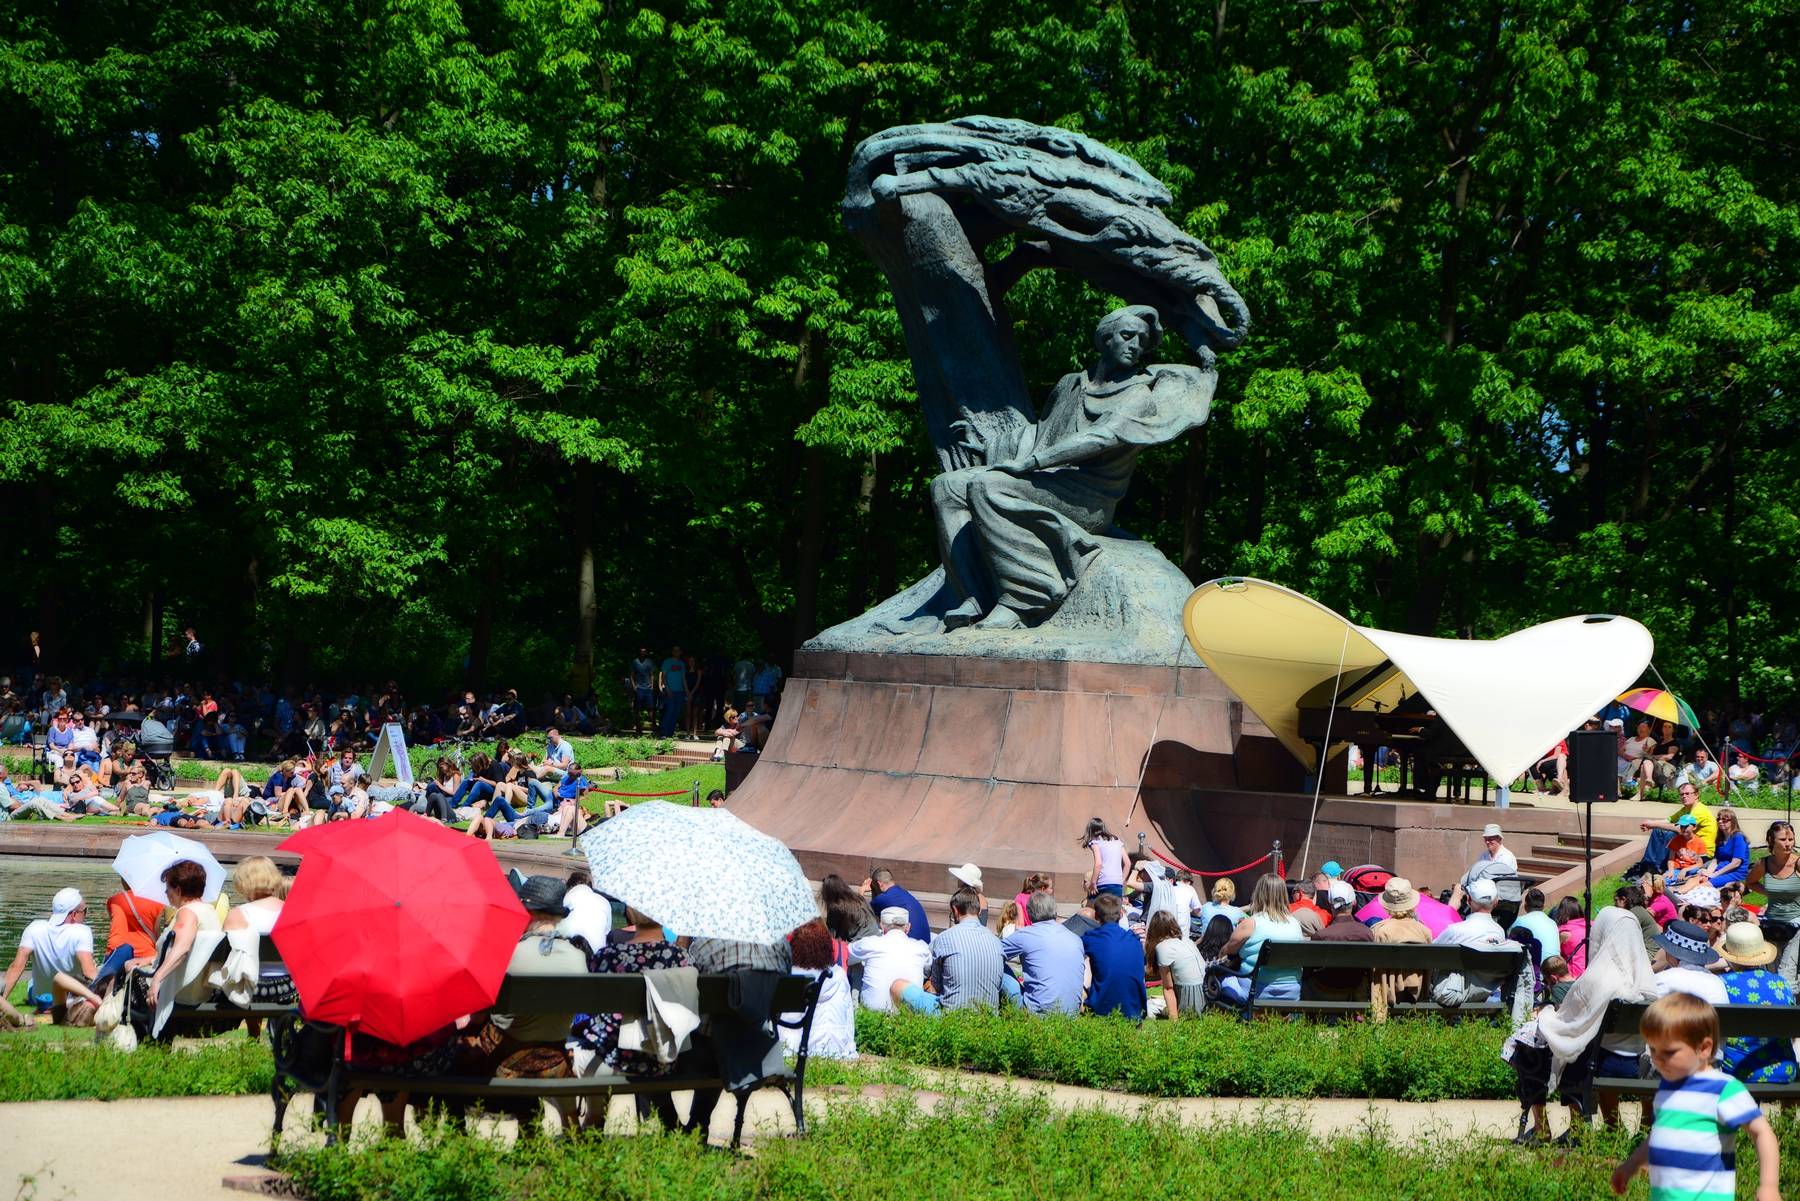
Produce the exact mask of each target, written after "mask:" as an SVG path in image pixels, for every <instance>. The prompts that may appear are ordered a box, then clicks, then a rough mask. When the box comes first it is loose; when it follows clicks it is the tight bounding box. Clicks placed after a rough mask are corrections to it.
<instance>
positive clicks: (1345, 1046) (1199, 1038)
mask: <svg viewBox="0 0 1800 1201" xmlns="http://www.w3.org/2000/svg"><path fill="white" fill-rule="evenodd" d="M856 1038H857V1044H858V1045H859V1046H860V1047H861V1048H862V1049H863V1050H865V1051H868V1052H870V1053H872V1054H876V1055H886V1056H890V1057H892V1058H895V1059H902V1060H906V1061H908V1062H912V1063H918V1064H924V1065H926V1066H929V1067H939V1068H973V1069H975V1070H977V1071H983V1072H999V1073H1004V1074H1007V1075H1016V1076H1031V1077H1036V1078H1039V1079H1044V1080H1053V1081H1055V1082H1057V1083H1059V1084H1075V1085H1084V1086H1087V1087H1089V1088H1105V1089H1120V1090H1124V1091H1126V1092H1134V1093H1145V1094H1148V1095H1151V1096H1160V1097H1207V1096H1243V1097H1392V1098H1398V1099H1401V1100H1407V1101H1431V1100H1438V1099H1442V1098H1447V1097H1457V1098H1500V1097H1510V1096H1513V1095H1514V1089H1513V1074H1512V1069H1510V1068H1508V1067H1507V1066H1506V1064H1504V1063H1503V1062H1501V1059H1500V1046H1501V1044H1502V1043H1504V1042H1505V1041H1506V1032H1505V1031H1504V1030H1503V1029H1501V1028H1500V1027H1499V1026H1498V1025H1496V1024H1494V1023H1493V1022H1490V1021H1467V1022H1457V1023H1445V1022H1443V1021H1440V1020H1438V1019H1437V1018H1422V1019H1412V1018H1408V1019H1405V1020H1400V1021H1392V1022H1386V1023H1382V1024H1380V1025H1377V1024H1374V1023H1370V1022H1355V1023H1346V1024H1342V1025H1336V1026H1322V1025H1313V1024H1310V1023H1304V1022H1289V1021H1282V1020H1268V1019H1259V1020H1257V1021H1253V1022H1240V1021H1239V1020H1237V1019H1236V1018H1233V1017H1227V1016H1224V1015H1222V1014H1214V1013H1209V1014H1205V1015H1203V1016H1202V1017H1200V1018H1199V1019H1198V1020H1189V1021H1181V1022H1146V1023H1144V1025H1143V1026H1142V1027H1138V1026H1134V1025H1132V1024H1131V1023H1130V1022H1127V1021H1125V1020H1124V1019H1122V1018H1096V1017H1092V1016H1088V1017H1066V1016H1044V1017H1034V1016H1032V1015H1031V1014H1027V1013H1024V1012H1022V1011H1018V1010H1010V1011H1007V1012H1004V1013H989V1012H985V1011H979V1010H960V1011H957V1012H952V1013H942V1014H938V1015H935V1016H924V1015H919V1014H913V1013H876V1012H873V1011H870V1010H862V1011H859V1012H858V1014H857V1020H856Z"/></svg>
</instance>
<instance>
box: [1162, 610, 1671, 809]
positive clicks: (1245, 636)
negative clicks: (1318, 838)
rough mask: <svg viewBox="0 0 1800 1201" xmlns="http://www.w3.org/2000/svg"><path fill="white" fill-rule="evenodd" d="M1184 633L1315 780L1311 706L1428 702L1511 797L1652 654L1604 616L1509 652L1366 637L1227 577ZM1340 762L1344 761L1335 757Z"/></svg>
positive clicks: (1190, 613)
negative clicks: (1305, 722) (1510, 789)
mask: <svg viewBox="0 0 1800 1201" xmlns="http://www.w3.org/2000/svg"><path fill="white" fill-rule="evenodd" d="M1181 616H1182V625H1183V626H1184V627H1185V628H1186V630H1187V637H1188V641H1189V642H1190V643H1191V644H1192V645H1193V647H1194V653H1195V654H1197V655H1199V656H1200V659H1201V662H1203V663H1205V664H1206V665H1207V667H1209V668H1211V669H1212V670H1213V671H1214V672H1216V673H1217V674H1218V676H1219V679H1220V680H1221V681H1222V682H1223V683H1224V684H1225V686H1226V687H1228V688H1230V689H1231V690H1232V691H1233V692H1235V693H1236V694H1237V695H1238V696H1239V697H1240V698H1241V699H1242V700H1243V702H1244V704H1245V705H1247V706H1248V707H1249V708H1250V711H1251V712H1252V713H1255V714H1256V716H1257V717H1259V718H1261V719H1262V722H1263V724H1264V725H1266V726H1268V727H1269V729H1270V731H1271V732H1272V733H1273V734H1274V735H1275V737H1276V738H1278V739H1280V740H1281V743H1282V745H1284V746H1286V747H1287V748H1288V749H1289V750H1290V751H1292V752H1293V753H1294V754H1295V756H1297V757H1298V758H1299V759H1300V761H1301V762H1302V763H1304V764H1305V765H1306V766H1307V768H1308V769H1309V770H1312V769H1315V768H1316V766H1317V758H1318V756H1317V750H1316V748H1315V747H1313V746H1312V745H1311V744H1310V743H1308V742H1307V740H1306V739H1304V738H1302V737H1301V736H1300V709H1301V705H1302V702H1304V703H1305V705H1306V707H1308V708H1314V707H1317V708H1325V707H1328V706H1330V705H1331V704H1332V701H1333V697H1334V696H1335V697H1336V700H1337V704H1338V706H1340V707H1346V708H1351V709H1360V710H1367V711H1371V712H1387V711H1391V710H1392V709H1393V708H1394V706H1395V705H1397V704H1398V703H1399V702H1400V701H1401V700H1403V699H1404V698H1405V697H1407V696H1410V695H1412V694H1413V693H1423V694H1424V695H1425V698H1426V700H1427V701H1429V702H1430V704H1431V708H1432V709H1433V710H1435V711H1436V712H1437V714H1438V716H1439V717H1441V718H1443V720H1444V722H1445V724H1447V725H1448V726H1449V727H1450V729H1451V730H1452V731H1453V732H1454V733H1455V734H1456V736H1457V738H1458V739H1460V740H1461V741H1462V744H1463V745H1464V746H1465V747H1467V748H1468V750H1469V753H1470V754H1471V755H1472V756H1473V757H1474V758H1475V759H1476V761H1477V762H1479V763H1480V764H1481V765H1482V767H1483V768H1485V769H1486V771H1487V773H1488V775H1490V776H1492V777H1493V778H1494V779H1495V780H1496V781H1498V782H1500V783H1501V784H1507V783H1510V782H1511V781H1512V780H1513V779H1515V778H1516V777H1517V776H1518V775H1519V774H1520V773H1521V772H1523V771H1524V770H1525V769H1526V768H1528V767H1530V766H1531V765H1532V764H1533V763H1535V762H1537V760H1538V759H1539V758H1541V757H1542V756H1543V755H1544V754H1545V753H1546V752H1547V751H1548V750H1549V749H1550V748H1551V747H1553V746H1554V745H1555V744H1556V742H1557V740H1558V739H1560V738H1562V737H1563V736H1564V735H1565V734H1567V733H1568V732H1569V731H1570V730H1573V729H1575V728H1576V727H1578V726H1580V725H1581V723H1582V722H1583V721H1585V720H1587V719H1588V718H1589V717H1592V716H1593V715H1594V714H1595V713H1596V712H1597V711H1599V709H1600V708H1601V707H1602V706H1604V705H1605V704H1607V702H1609V701H1611V700H1612V699H1613V698H1614V697H1616V696H1618V695H1619V694H1620V693H1621V692H1623V691H1625V690H1626V689H1627V688H1629V687H1631V686H1632V685H1633V684H1635V683H1637V681H1638V677H1639V676H1641V675H1642V674H1643V671H1644V668H1645V667H1647V666H1648V665H1649V663H1650V656H1651V653H1652V652H1653V650H1654V649H1655V643H1654V641H1653V640H1652V638H1651V637H1650V631H1649V630H1647V629H1645V628H1644V627H1643V626H1642V625H1641V624H1639V623H1638V622H1636V621H1633V620H1632V619H1631V618H1629V617H1619V616H1616V615H1613V614H1606V613H1593V614H1585V615H1581V616H1575V617H1564V618H1560V619H1558V620H1556V621H1547V622H1544V623H1543V624H1541V625H1535V626H1530V627H1528V628H1526V629H1523V630H1517V631H1515V632H1513V633H1511V634H1508V635H1506V636H1505V637H1504V638H1495V639H1460V638H1427V637H1424V636H1422V635H1418V634H1401V633H1397V632H1395V631H1393V630H1377V629H1372V628H1370V627H1368V626H1360V625H1357V624H1356V623H1354V622H1352V621H1351V620H1350V619H1349V618H1347V617H1344V616H1343V615H1342V614H1339V613H1337V612H1336V611H1334V610H1332V609H1330V608H1328V607H1327V606H1325V605H1322V604H1320V603H1319V602H1318V601H1315V600H1313V599H1312V598H1311V597H1308V596H1304V595H1302V594H1301V593H1298V592H1295V591H1293V590H1291V589H1288V588H1283V587H1282V586H1281V585H1279V584H1271V583H1269V582H1267V581H1266V580H1256V579H1246V578H1241V577H1236V576H1227V577H1224V578H1222V579H1217V580H1212V581H1209V582H1208V583H1205V584H1202V585H1200V587H1198V588H1196V589H1195V590H1194V593H1193V595H1192V596H1190V597H1188V601H1187V604H1186V605H1185V606H1184V607H1183V609H1182V615H1181ZM1334 749H1335V748H1334Z"/></svg>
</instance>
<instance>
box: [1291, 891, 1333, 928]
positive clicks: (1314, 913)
mask: <svg viewBox="0 0 1800 1201" xmlns="http://www.w3.org/2000/svg"><path fill="white" fill-rule="evenodd" d="M1289 887H1290V888H1291V889H1292V890H1293V894H1294V895H1293V899H1292V900H1290V901H1289V902H1288V913H1289V914H1291V915H1292V916H1293V918H1294V920H1295V921H1297V922H1299V923H1300V929H1301V930H1302V931H1303V932H1304V933H1305V934H1306V937H1308V938H1317V937H1318V936H1319V932H1320V931H1322V930H1324V929H1325V927H1326V926H1328V925H1329V924H1330V923H1331V914H1330V912H1329V911H1328V910H1327V909H1326V908H1325V907H1324V906H1323V905H1321V904H1319V901H1320V899H1321V898H1320V897H1319V892H1318V884H1317V883H1316V882H1315V881H1313V880H1296V881H1294V883H1293V884H1292V885H1290V886H1289Z"/></svg>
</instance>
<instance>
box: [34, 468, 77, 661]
mask: <svg viewBox="0 0 1800 1201" xmlns="http://www.w3.org/2000/svg"><path fill="white" fill-rule="evenodd" d="M33 490H34V491H35V492H36V493H37V496H36V502H37V503H36V504H35V505H34V506H33V507H34V508H36V510H37V545H38V547H39V548H40V550H42V549H47V548H49V547H53V546H55V545H56V489H55V487H54V486H53V485H52V484H51V482H50V477H49V476H47V475H45V476H40V477H38V479H37V481H36V482H35V484H34V488H33ZM37 603H38V614H37V630H38V636H39V638H40V640H41V643H42V645H43V648H44V652H43V659H42V660H41V661H42V662H43V663H44V665H45V666H44V670H45V671H46V672H47V673H53V674H55V675H59V676H65V677H66V676H67V675H68V674H69V672H70V670H71V669H72V661H71V660H70V658H69V655H68V653H67V648H65V647H64V646H63V644H62V638H61V637H60V636H59V635H58V633H57V628H56V626H57V614H58V613H60V612H61V611H62V603H63V597H62V570H61V568H60V567H59V566H58V564H57V560H56V555H55V553H54V552H51V553H49V554H48V555H46V556H45V562H44V566H43V570H42V571H40V572H39V573H38V595H37ZM27 682H28V683H29V681H27Z"/></svg>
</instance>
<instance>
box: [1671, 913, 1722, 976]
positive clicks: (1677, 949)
mask: <svg viewBox="0 0 1800 1201" xmlns="http://www.w3.org/2000/svg"><path fill="white" fill-rule="evenodd" d="M1656 942H1657V945H1658V946H1660V947H1662V949H1663V950H1665V951H1667V952H1668V953H1669V954H1671V955H1673V956H1674V957H1675V958H1677V959H1679V960H1681V962H1683V963H1691V964H1693V965H1694V966H1695V967H1705V966H1706V965H1707V964H1709V963H1712V962H1714V961H1715V960H1717V959H1718V958H1719V953H1718V952H1717V951H1715V950H1713V949H1712V944H1711V943H1709V942H1707V941H1706V931H1704V930H1702V929H1701V928H1700V927H1699V926H1696V925H1695V924H1694V923H1693V922H1683V921H1673V922H1670V923H1669V924H1668V925H1667V926H1665V927H1664V928H1663V932H1662V933H1661V934H1659V935H1658V936H1657V938H1656Z"/></svg>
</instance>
